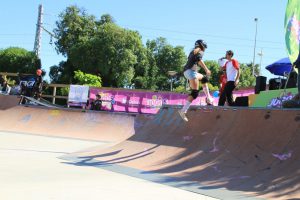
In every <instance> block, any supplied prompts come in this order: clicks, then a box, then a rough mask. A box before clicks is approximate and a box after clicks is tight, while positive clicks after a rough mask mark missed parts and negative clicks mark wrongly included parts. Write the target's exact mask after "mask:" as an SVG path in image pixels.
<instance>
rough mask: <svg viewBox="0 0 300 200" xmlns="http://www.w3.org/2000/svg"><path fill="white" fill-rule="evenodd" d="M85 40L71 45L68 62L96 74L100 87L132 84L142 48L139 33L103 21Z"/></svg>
mask: <svg viewBox="0 0 300 200" xmlns="http://www.w3.org/2000/svg"><path fill="white" fill-rule="evenodd" d="M98 29H99V31H98V32H97V34H96V35H95V36H94V37H93V38H91V39H90V40H89V41H86V42H84V43H80V44H78V45H74V46H73V47H72V48H71V49H70V55H69V58H70V60H71V61H72V63H73V64H74V65H75V66H76V67H78V69H82V71H86V72H87V73H91V74H100V75H101V78H102V80H103V86H108V87H125V86H129V85H131V84H132V80H133V77H134V74H135V68H136V67H137V65H138V60H140V61H141V60H142V59H139V58H138V57H139V56H141V55H140V54H141V52H143V51H144V49H143V48H144V47H143V44H142V40H141V36H140V35H139V34H138V33H137V32H135V31H130V30H126V29H123V28H121V27H119V26H117V25H116V24H113V23H107V24H103V25H101V27H98Z"/></svg>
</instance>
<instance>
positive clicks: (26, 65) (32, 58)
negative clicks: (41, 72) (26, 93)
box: [0, 47, 39, 73]
mask: <svg viewBox="0 0 300 200" xmlns="http://www.w3.org/2000/svg"><path fill="white" fill-rule="evenodd" d="M37 65H39V61H38V58H37V57H36V55H35V54H34V52H32V51H27V50H26V49H23V48H19V47H10V48H7V49H3V50H0V71H1V72H12V73H18V72H20V73H35V70H36V69H37V68H36V66H37Z"/></svg>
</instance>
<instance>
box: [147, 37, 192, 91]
mask: <svg viewBox="0 0 300 200" xmlns="http://www.w3.org/2000/svg"><path fill="white" fill-rule="evenodd" d="M146 46H147V49H148V51H149V52H150V53H151V54H152V56H151V57H150V60H151V59H152V60H151V64H152V66H153V67H154V68H153V69H152V70H153V72H154V73H155V74H156V76H153V77H152V78H154V80H151V82H152V84H153V83H154V84H155V86H156V88H157V89H159V90H170V81H171V77H170V76H169V75H168V71H176V72H177V73H178V74H177V76H175V77H174V78H173V79H174V80H173V81H174V82H173V83H174V88H175V87H178V86H179V85H182V84H184V81H183V79H182V78H181V77H182V76H181V75H182V73H181V72H182V71H183V66H184V64H185V62H186V55H185V53H184V49H183V47H182V46H176V47H173V46H171V45H169V44H168V43H167V40H166V39H165V38H161V37H160V38H157V39H156V40H151V41H147V44H146Z"/></svg>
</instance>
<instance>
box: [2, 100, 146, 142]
mask: <svg viewBox="0 0 300 200" xmlns="http://www.w3.org/2000/svg"><path fill="white" fill-rule="evenodd" d="M143 120H145V117H143V116H142V115H141V116H139V117H136V116H135V115H128V114H117V113H108V112H92V111H87V112H81V111H74V110H63V109H50V108H42V107H25V106H15V107H13V108H10V109H7V110H0V131H7V132H16V133H30V134H38V135H44V136H51V137H67V138H75V139H85V140H98V141H102V142H120V141H124V140H126V139H127V138H128V137H130V136H132V135H133V134H134V132H135V129H134V127H135V123H136V122H139V121H140V122H141V121H143ZM141 123H142V122H141Z"/></svg>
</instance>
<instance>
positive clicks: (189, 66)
mask: <svg viewBox="0 0 300 200" xmlns="http://www.w3.org/2000/svg"><path fill="white" fill-rule="evenodd" d="M206 48H207V44H206V42H205V41H203V40H197V41H196V42H195V47H194V49H193V50H192V51H191V53H190V54H189V57H188V61H187V63H186V65H185V66H184V77H185V78H186V79H188V80H189V84H190V87H191V94H190V95H189V96H188V98H187V101H186V104H185V105H184V106H183V108H182V109H181V110H180V111H179V114H180V116H181V117H182V119H183V120H184V121H188V118H187V117H186V113H187V111H188V109H189V107H190V105H191V103H192V102H193V100H195V99H196V98H197V97H198V95H199V81H201V83H202V87H203V92H204V93H205V95H206V103H207V105H212V104H213V98H212V97H211V96H210V93H209V89H208V78H209V76H210V75H211V72H210V70H209V69H208V68H207V67H206V65H205V63H204V62H203V61H202V57H203V54H204V51H205V49H206ZM199 66H200V67H202V68H203V69H204V71H205V73H206V75H202V74H200V73H198V68H199Z"/></svg>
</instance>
